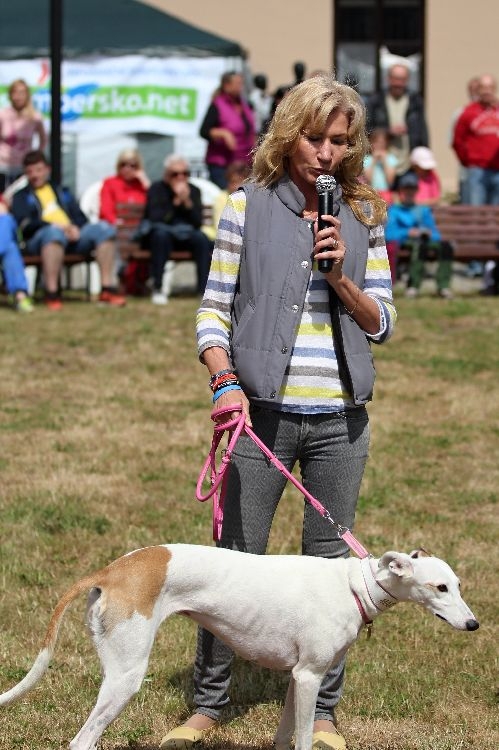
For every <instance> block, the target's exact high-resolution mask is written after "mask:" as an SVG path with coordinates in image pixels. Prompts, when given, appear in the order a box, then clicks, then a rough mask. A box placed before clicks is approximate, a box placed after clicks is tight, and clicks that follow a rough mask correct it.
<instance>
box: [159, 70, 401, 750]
mask: <svg viewBox="0 0 499 750" xmlns="http://www.w3.org/2000/svg"><path fill="white" fill-rule="evenodd" d="M364 124H365V116H364V107H363V105H362V102H361V100H360V97H359V96H358V94H356V92H355V91H353V89H351V88H349V87H348V86H344V85H343V84H340V83H338V82H337V81H335V80H333V79H332V78H331V77H329V76H322V77H316V78H313V79H310V80H307V81H304V82H303V83H301V84H299V85H297V86H295V87H293V88H292V89H291V91H290V92H289V94H287V95H286V96H285V97H284V99H283V100H282V102H281V104H280V105H279V106H278V108H277V110H276V112H275V115H274V119H273V121H272V123H271V125H270V128H269V130H268V132H267V135H266V136H265V138H264V140H263V141H262V142H261V144H260V145H259V147H258V149H257V151H256V153H255V161H254V165H253V181H252V182H250V183H248V184H247V185H244V186H243V189H242V190H239V191H238V192H237V193H235V194H233V195H232V196H231V197H230V198H229V202H228V204H227V207H226V209H225V211H224V213H223V214H222V218H221V221H220V224H219V230H218V236H217V240H216V247H215V252H214V257H213V263H212V265H211V270H210V276H209V279H208V284H207V287H206V292H205V295H204V298H203V301H202V303H201V306H200V308H199V310H198V317H197V335H198V353H199V355H200V358H201V360H202V361H203V363H204V364H205V365H206V367H207V369H208V370H209V372H210V375H211V381H210V382H211V384H212V390H213V391H214V398H213V401H214V402H215V401H216V407H217V408H218V407H227V408H228V409H229V411H228V412H227V413H226V416H225V418H229V417H232V416H234V412H231V411H230V408H231V407H232V408H234V409H235V408H237V407H239V408H240V409H241V408H242V410H243V412H244V414H245V416H246V419H247V421H248V424H252V425H253V429H254V430H255V432H256V434H257V435H258V436H259V438H260V439H261V440H263V442H265V443H266V444H267V445H269V446H271V447H272V449H273V450H274V451H275V452H276V454H277V455H278V456H279V457H280V459H281V460H283V462H284V463H285V464H286V467H287V469H289V470H292V468H293V465H294V464H295V463H297V462H299V464H300V469H301V472H302V479H303V483H304V485H305V486H306V487H308V489H309V490H310V491H311V492H312V494H314V495H316V497H317V499H318V500H319V502H322V503H324V505H325V506H326V507H327V508H328V510H329V512H330V513H331V514H332V516H333V517H334V518H335V519H336V520H337V521H339V523H341V524H343V525H344V526H346V527H348V528H351V527H352V525H353V523H354V516H355V508H356V504H357V498H358V493H359V488H360V485H361V481H362V475H363V472H364V467H365V463H366V460H367V456H368V446H369V424H368V415H367V411H366V406H365V404H366V402H367V401H369V400H370V399H371V397H372V388H373V384H374V369H373V365H372V359H371V357H372V355H371V350H370V342H377V343H380V344H381V343H382V342H384V341H386V340H387V339H388V338H389V337H390V335H391V333H392V330H393V325H394V321H395V317H396V314H395V309H394V306H393V300H392V291H391V284H390V274H389V270H388V261H387V258H386V252H385V244H384V235H383V226H382V222H383V219H384V215H385V204H384V202H383V201H382V199H381V198H380V197H379V196H378V195H377V194H376V192H375V191H374V190H372V188H370V187H368V186H367V185H363V184H361V183H360V182H359V180H358V177H359V174H360V171H361V169H362V161H363V157H364V154H365V151H366V149H367V139H366V136H365V132H364ZM321 173H327V174H331V175H333V174H334V175H335V177H336V180H337V183H338V199H339V205H340V208H339V214H338V217H337V218H334V217H333V216H330V215H328V216H326V219H327V220H328V222H331V224H330V225H328V227H327V228H325V229H322V230H320V231H318V229H317V212H318V195H317V190H316V178H317V175H319V174H321ZM347 247H348V250H347ZM318 259H323V260H330V261H331V263H332V268H331V270H330V271H329V272H327V273H325V274H322V273H321V272H320V271H319V270H318V268H317V264H316V262H315V261H316V260H318ZM234 371H236V372H237V375H236V374H235V372H234ZM226 477H227V493H226V503H225V516H224V521H223V528H222V538H221V542H220V544H221V546H222V547H227V548H232V549H238V550H241V551H244V552H249V553H254V554H264V553H265V550H266V547H267V542H268V536H269V532H270V529H271V525H272V520H273V517H274V513H275V511H276V508H277V506H278V503H279V500H280V498H281V495H282V492H283V489H284V485H285V482H286V480H285V478H284V477H283V476H282V475H281V474H280V473H279V472H276V471H275V468H274V467H272V466H271V465H270V464H269V462H268V460H267V459H266V457H265V456H264V455H263V454H262V453H261V451H260V450H259V449H258V448H257V446H256V445H255V444H254V443H253V442H252V441H251V440H250V439H249V438H248V437H247V436H244V435H241V437H240V438H239V441H238V443H237V446H236V448H235V450H234V452H233V454H232V460H231V462H230V465H229V467H228V471H227V475H226ZM302 552H303V554H305V555H315V556H319V557H327V558H336V557H342V556H347V555H348V548H347V546H346V544H345V543H344V541H343V540H341V539H339V538H338V536H337V534H336V533H335V532H334V530H333V528H332V527H331V526H330V524H327V523H324V522H323V519H322V518H320V516H319V515H318V514H317V513H316V511H315V510H314V509H313V508H311V507H310V506H306V507H305V510H304V519H303V533H302ZM318 606H321V605H320V603H318ZM278 626H279V624H278V623H276V627H278ZM231 658H232V654H231V651H230V649H228V648H227V647H226V646H224V644H222V643H220V642H219V641H218V640H217V639H216V638H215V637H214V636H213V635H212V634H211V633H209V632H207V631H206V630H203V629H202V628H200V631H199V638H198V650H197V654H196V666H195V704H196V712H195V714H194V715H193V716H191V717H190V719H188V720H187V722H186V723H185V724H184V725H182V726H181V727H177V728H175V729H173V730H172V731H171V732H169V733H168V734H167V735H166V737H164V738H163V740H162V743H161V745H160V747H161V748H163V749H164V750H178V748H183V750H188V749H189V748H191V747H192V745H193V744H194V743H195V742H198V741H199V740H201V739H202V737H203V734H204V733H205V732H206V730H207V729H209V728H210V727H211V726H213V724H214V723H215V722H216V721H218V720H219V719H220V716H221V712H222V710H223V708H224V707H225V706H226V705H227V704H228V702H229V696H228V688H229V680H230V667H231ZM343 677H344V660H343V659H342V660H341V661H340V662H339V663H337V664H335V665H334V666H332V667H331V668H330V670H329V672H328V674H327V675H326V676H325V678H324V680H323V681H322V685H320V686H319V685H315V683H314V684H313V685H311V690H314V692H315V688H316V687H317V688H318V696H317V702H316V706H315V721H314V728H313V732H314V737H313V743H314V747H315V748H322V750H344V749H345V747H346V743H345V740H344V738H343V737H342V736H341V735H340V734H339V733H338V732H337V730H336V727H335V716H334V712H335V708H336V706H337V704H338V702H339V700H340V696H341V692H342V685H343Z"/></svg>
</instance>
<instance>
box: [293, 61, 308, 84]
mask: <svg viewBox="0 0 499 750" xmlns="http://www.w3.org/2000/svg"><path fill="white" fill-rule="evenodd" d="M306 70H307V67H306V65H305V63H304V62H301V61H300V60H298V61H297V62H295V63H293V73H294V74H295V80H294V81H293V83H292V84H291V86H298V84H299V83H302V82H303V81H304V80H305V75H306Z"/></svg>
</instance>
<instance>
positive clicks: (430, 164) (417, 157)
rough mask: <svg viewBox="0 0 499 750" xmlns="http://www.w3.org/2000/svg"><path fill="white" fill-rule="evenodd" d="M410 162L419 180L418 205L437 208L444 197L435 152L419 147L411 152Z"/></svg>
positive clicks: (412, 170)
mask: <svg viewBox="0 0 499 750" xmlns="http://www.w3.org/2000/svg"><path fill="white" fill-rule="evenodd" d="M410 160H411V172H414V174H415V175H416V177H417V178H418V190H417V193H416V198H415V200H416V203H418V204H419V205H422V206H435V205H436V204H437V203H438V202H439V201H440V198H441V196H442V188H441V185H440V178H439V176H438V174H437V172H436V169H437V162H436V159H435V157H434V156H433V152H432V151H430V149H429V148H427V147H426V146H418V147H417V148H414V149H413V150H412V151H411V155H410Z"/></svg>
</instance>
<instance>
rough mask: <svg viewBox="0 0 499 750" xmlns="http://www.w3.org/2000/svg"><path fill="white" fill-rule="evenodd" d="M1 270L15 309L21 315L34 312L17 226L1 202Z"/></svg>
mask: <svg viewBox="0 0 499 750" xmlns="http://www.w3.org/2000/svg"><path fill="white" fill-rule="evenodd" d="M0 269H1V271H2V275H3V279H4V283H5V286H6V288H7V293H8V294H11V295H12V297H13V299H14V307H15V309H16V310H17V311H18V312H20V313H30V312H32V311H33V303H32V301H31V300H30V298H29V296H28V281H27V279H26V274H25V273H24V263H23V259H22V256H21V252H20V250H19V247H18V244H17V226H16V222H15V221H14V218H13V217H12V216H11V215H10V214H9V213H8V211H7V207H6V206H5V204H4V203H2V202H1V201H0Z"/></svg>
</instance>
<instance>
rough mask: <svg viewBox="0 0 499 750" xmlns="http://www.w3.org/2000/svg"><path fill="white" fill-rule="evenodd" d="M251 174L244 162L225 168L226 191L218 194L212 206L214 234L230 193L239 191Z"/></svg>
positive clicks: (237, 162) (248, 166) (249, 168)
mask: <svg viewBox="0 0 499 750" xmlns="http://www.w3.org/2000/svg"><path fill="white" fill-rule="evenodd" d="M250 174H251V167H250V165H249V164H246V162H244V161H235V162H233V163H232V164H230V165H229V166H228V167H227V171H226V173H225V178H226V180H227V190H221V191H220V193H219V194H218V196H217V198H216V200H215V203H214V204H213V226H214V229H215V234H216V231H217V229H218V224H219V221H220V217H221V216H222V213H223V210H224V208H225V206H226V204H227V200H228V198H229V195H230V194H231V193H234V192H235V191H236V190H239V188H240V187H241V185H242V184H243V182H244V181H245V180H247V179H248V177H249V176H250Z"/></svg>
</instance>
